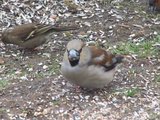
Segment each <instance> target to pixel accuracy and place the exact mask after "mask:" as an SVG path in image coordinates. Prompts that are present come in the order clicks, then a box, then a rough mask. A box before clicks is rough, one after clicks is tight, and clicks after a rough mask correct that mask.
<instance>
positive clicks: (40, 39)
mask: <svg viewBox="0 0 160 120" xmlns="http://www.w3.org/2000/svg"><path fill="white" fill-rule="evenodd" d="M78 28H79V27H78V26H65V27H56V26H53V25H45V24H39V23H28V24H22V25H20V26H16V27H14V28H13V29H6V30H5V31H4V32H3V33H2V37H1V39H2V42H3V43H4V44H15V45H18V46H20V47H23V48H26V49H34V48H36V47H38V46H40V45H42V44H44V43H45V42H46V41H47V38H46V37H47V36H48V35H49V34H50V33H52V32H60V31H68V30H76V29H78Z"/></svg>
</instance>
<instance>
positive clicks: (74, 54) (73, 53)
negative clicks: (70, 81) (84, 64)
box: [67, 49, 80, 61]
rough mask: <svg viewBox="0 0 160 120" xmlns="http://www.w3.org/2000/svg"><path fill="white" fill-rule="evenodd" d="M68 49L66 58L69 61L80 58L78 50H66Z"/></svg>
mask: <svg viewBox="0 0 160 120" xmlns="http://www.w3.org/2000/svg"><path fill="white" fill-rule="evenodd" d="M67 51H68V59H69V60H70V61H75V60H79V59H80V53H79V51H77V50H75V49H71V50H67Z"/></svg>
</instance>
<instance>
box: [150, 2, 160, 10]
mask: <svg viewBox="0 0 160 120" xmlns="http://www.w3.org/2000/svg"><path fill="white" fill-rule="evenodd" d="M148 3H149V9H150V11H152V12H154V11H159V10H160V0H149V2H148Z"/></svg>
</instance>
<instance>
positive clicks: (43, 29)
mask: <svg viewBox="0 0 160 120" xmlns="http://www.w3.org/2000/svg"><path fill="white" fill-rule="evenodd" d="M77 29H79V26H53V25H44V26H43V27H41V28H40V29H36V31H34V34H46V33H52V32H60V31H69V30H77Z"/></svg>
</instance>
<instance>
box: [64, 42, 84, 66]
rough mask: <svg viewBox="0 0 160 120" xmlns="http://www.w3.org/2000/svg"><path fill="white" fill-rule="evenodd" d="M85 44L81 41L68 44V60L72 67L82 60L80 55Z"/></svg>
mask: <svg viewBox="0 0 160 120" xmlns="http://www.w3.org/2000/svg"><path fill="white" fill-rule="evenodd" d="M83 46H84V43H83V42H82V41H80V40H72V41H70V42H69V43H68V44H67V53H68V60H69V62H70V64H71V66H76V65H77V64H78V63H79V60H80V54H81V51H82V48H83Z"/></svg>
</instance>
